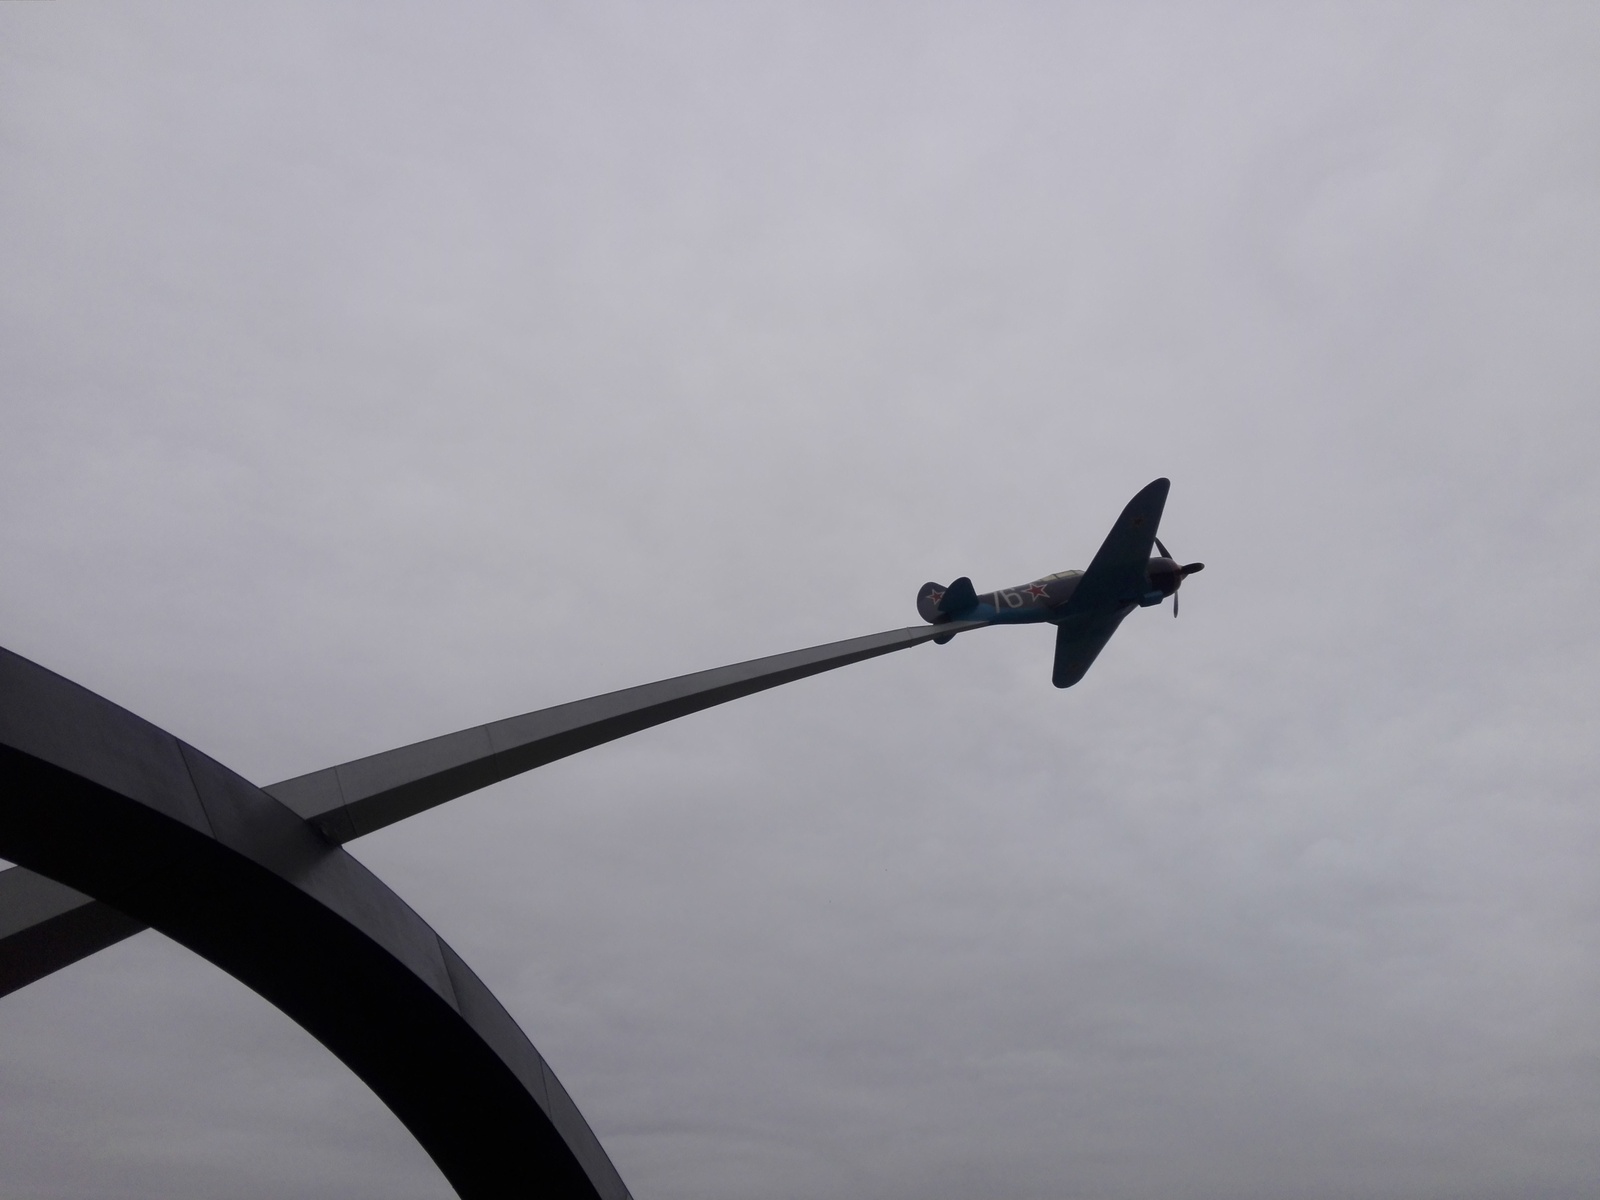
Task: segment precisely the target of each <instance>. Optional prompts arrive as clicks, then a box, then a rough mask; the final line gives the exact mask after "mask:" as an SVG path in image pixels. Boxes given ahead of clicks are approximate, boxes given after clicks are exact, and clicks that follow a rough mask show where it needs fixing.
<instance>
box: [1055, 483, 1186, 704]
mask: <svg viewBox="0 0 1600 1200" xmlns="http://www.w3.org/2000/svg"><path fill="white" fill-rule="evenodd" d="M1171 486H1172V485H1171V483H1170V482H1169V481H1168V480H1165V479H1157V480H1156V481H1155V482H1154V483H1151V484H1148V485H1147V486H1146V487H1145V488H1144V489H1143V490H1142V491H1140V492H1139V494H1138V495H1137V496H1135V497H1134V498H1133V499H1132V500H1129V501H1128V506H1127V507H1126V508H1124V509H1123V510H1122V515H1121V516H1120V517H1118V518H1117V523H1116V524H1115V525H1113V526H1112V527H1111V532H1110V533H1108V534H1106V540H1105V541H1104V542H1102V543H1101V544H1100V550H1099V552H1098V553H1097V554H1096V555H1095V556H1094V561H1093V562H1091V563H1090V564H1089V569H1088V570H1087V571H1085V572H1084V573H1083V578H1082V579H1080V580H1079V581H1078V586H1077V588H1076V590H1074V591H1073V593H1072V598H1071V599H1070V600H1068V601H1067V603H1066V605H1065V606H1064V607H1063V610H1062V616H1063V617H1072V616H1076V615H1079V614H1088V613H1098V612H1109V611H1110V610H1113V609H1118V608H1121V607H1123V606H1124V605H1128V604H1137V603H1138V602H1139V597H1141V596H1143V595H1144V593H1145V592H1146V591H1148V590H1149V588H1150V583H1149V579H1148V576H1147V575H1146V574H1145V572H1146V571H1147V570H1148V569H1149V565H1150V548H1151V547H1152V546H1153V545H1154V544H1155V540H1156V526H1158V525H1160V524H1161V510H1162V509H1163V508H1165V507H1166V504H1167V489H1168V488H1169V487H1171ZM1121 619H1122V618H1121V617H1118V618H1117V620H1118V621H1120V620H1121ZM1111 629H1112V630H1113V631H1114V630H1115V629H1116V625H1115V624H1114V623H1113V624H1112V626H1111ZM1110 636H1111V634H1110V633H1109V632H1108V633H1107V634H1106V637H1110ZM1104 644H1105V643H1104V642H1103V641H1102V642H1101V643H1100V645H1104ZM1095 653H1099V646H1096V647H1095ZM1093 657H1094V656H1093V655H1090V658H1091V659H1093ZM1059 662H1060V659H1059V658H1057V663H1059ZM1085 669H1087V668H1085ZM1057 686H1062V687H1064V686H1065V685H1064V684H1058V685H1057Z"/></svg>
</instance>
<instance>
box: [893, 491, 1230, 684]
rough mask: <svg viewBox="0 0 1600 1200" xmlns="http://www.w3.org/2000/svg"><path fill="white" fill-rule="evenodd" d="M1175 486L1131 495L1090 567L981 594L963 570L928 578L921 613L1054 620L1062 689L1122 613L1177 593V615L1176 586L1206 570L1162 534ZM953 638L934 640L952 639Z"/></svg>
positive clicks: (1013, 621)
mask: <svg viewBox="0 0 1600 1200" xmlns="http://www.w3.org/2000/svg"><path fill="white" fill-rule="evenodd" d="M1170 486H1171V482H1170V481H1169V480H1166V479H1157V480H1156V481H1155V482H1154V483H1151V484H1149V485H1148V486H1147V487H1145V488H1144V489H1143V490H1142V491H1140V493H1139V494H1138V495H1137V496H1135V497H1134V498H1133V499H1132V500H1130V501H1128V506H1127V507H1126V508H1124V509H1123V510H1122V515H1121V516H1120V517H1118V518H1117V523H1116V524H1115V525H1113V526H1112V527H1111V532H1110V533H1108V534H1107V535H1106V540H1105V541H1104V542H1102V543H1101V545H1100V551H1099V553H1097V554H1096V555H1095V556H1094V561H1093V562H1091V563H1090V564H1089V569H1088V570H1086V571H1060V572H1057V573H1056V574H1054V575H1046V576H1045V577H1044V578H1042V579H1035V580H1034V581H1033V582H1032V583H1024V584H1021V585H1020V586H1018V587H1012V588H1001V589H1000V590H999V591H994V592H985V593H984V594H983V595H981V596H980V595H979V594H978V593H977V592H976V591H974V590H973V587H972V580H970V579H968V578H967V577H966V576H965V575H963V576H962V577H961V578H960V579H958V580H956V581H955V582H954V583H952V584H951V585H950V586H949V587H940V586H939V585H938V584H937V583H925V584H923V585H922V590H921V591H920V592H918V593H917V612H918V613H919V614H920V615H921V616H922V619H923V620H924V621H927V622H928V623H929V624H932V625H942V624H944V623H945V622H947V621H983V622H985V623H987V624H990V625H1021V624H1027V623H1030V622H1035V621H1049V622H1050V623H1051V624H1052V625H1054V626H1055V627H1056V661H1055V670H1054V671H1053V672H1052V673H1051V676H1050V681H1051V682H1052V683H1054V684H1055V685H1056V686H1057V687H1058V688H1066V687H1071V686H1072V685H1073V684H1075V683H1077V682H1078V680H1080V679H1082V678H1083V676H1084V674H1085V672H1087V671H1088V670H1089V666H1090V664H1092V663H1093V662H1094V660H1095V657H1096V656H1097V655H1098V654H1099V653H1100V651H1101V650H1103V649H1105V644H1106V643H1107V642H1109V641H1110V640H1111V635H1112V634H1113V633H1115V632H1116V631H1117V626H1118V625H1120V624H1122V619H1123V618H1124V617H1126V616H1127V615H1128V614H1129V613H1131V612H1132V611H1133V610H1134V609H1136V608H1148V607H1150V606H1151V605H1153V604H1160V603H1161V602H1162V601H1163V600H1165V599H1166V598H1167V597H1168V596H1171V597H1172V615H1173V616H1177V615H1178V588H1179V587H1180V586H1181V585H1182V584H1183V581H1184V579H1185V578H1186V577H1187V576H1190V575H1193V574H1194V573H1195V572H1196V571H1200V570H1204V569H1205V563H1189V564H1187V565H1185V566H1179V565H1178V561H1177V560H1176V559H1175V558H1173V557H1172V555H1170V554H1169V553H1167V548H1166V547H1165V546H1163V545H1162V544H1161V539H1160V538H1158V537H1156V526H1158V525H1160V524H1161V510H1162V508H1163V507H1165V505H1166V503H1167V489H1168V488H1169V487H1170ZM1152 543H1153V544H1154V546H1155V548H1156V549H1157V550H1159V551H1161V553H1160V555H1159V556H1158V557H1152V556H1151V554H1150V549H1151V545H1152ZM954 636H955V634H954V633H951V634H949V635H948V636H946V637H936V638H934V639H933V640H934V641H936V642H946V641H949V640H950V638H952V637H954Z"/></svg>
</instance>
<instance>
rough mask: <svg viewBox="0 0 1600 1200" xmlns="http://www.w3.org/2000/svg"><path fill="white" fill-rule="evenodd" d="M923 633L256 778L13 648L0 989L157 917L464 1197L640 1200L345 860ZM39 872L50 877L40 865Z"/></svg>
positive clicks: (856, 642) (710, 674)
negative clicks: (536, 775) (384, 1117)
mask: <svg viewBox="0 0 1600 1200" xmlns="http://www.w3.org/2000/svg"><path fill="white" fill-rule="evenodd" d="M978 624H979V623H977V622H973V623H962V625H961V628H960V629H956V628H954V627H952V626H950V625H946V626H942V627H939V628H938V629H933V628H929V627H926V626H924V627H913V628H910V629H904V630H895V631H892V632H890V633H885V634H875V635H871V636H869V637H865V638H855V639H851V640H849V641H846V642H835V643H831V644H829V645H826V646H817V647H812V648H811V649H809V650H801V651H794V652H793V653H791V654H783V655H775V656H772V657H770V658H766V659H757V660H753V661H751V662H747V663H739V664H735V665H733V666H730V667H721V668H717V669H715V670H712V671H703V672H699V673H697V674H695V675H688V676H682V677H679V678H677V679H671V680H665V681H662V682H660V683H655V684H647V685H644V686H643V687H638V688H629V689H625V690H624V691H621V692H613V693H609V694H607V695H605V696H598V697H594V698H592V699H590V700H583V701H577V702H575V703H573V704H567V705H560V706H557V707H556V708H553V709H545V710H542V711H540V712H536V713H530V714H527V715H525V716H523V717H516V718H511V719H510V720H508V721H502V722H497V723H495V724H494V725H489V726H480V727H476V728H474V729H470V730H464V731H462V732H461V733H459V734H450V735H446V736H445V737H442V738H434V739H430V740H429V741H427V742H421V743H417V744H415V745H413V746H405V747H401V748H399V749H398V750H393V751H388V752H386V753H384V754H379V755H373V756H370V757H369V758H366V759H360V760H356V761H355V762H354V763H349V764H344V765H342V766H340V767H335V768H328V769H327V770H326V771H321V772H314V773H313V774H311V775H308V776H301V777H299V778H298V779H295V780H290V781H287V782H286V783H285V784H280V785H274V786H273V788H272V789H271V792H272V793H277V795H276V796H275V795H273V794H269V792H268V791H266V790H263V789H260V788H257V787H255V786H254V785H252V784H250V783H249V782H248V781H246V780H244V779H243V778H241V777H240V776H238V775H236V774H234V773H233V772H231V771H229V770H228V769H227V768H226V767H223V766H222V765H221V764H220V763H217V762H215V761H214V760H212V759H210V758H208V757H207V756H205V755H204V754H201V753H200V752H199V751H197V750H195V749H194V748H193V747H191V746H188V745H187V744H185V743H183V742H181V741H179V740H178V739H177V738H175V737H173V736H172V735H171V734H169V733H166V732H165V731H164V730H161V729H158V728H157V727H155V726H154V725H151V724H150V723H149V722H147V721H144V720H142V719H141V718H139V717H137V716H135V715H134V714H132V713H130V712H128V711H126V710H125V709H122V708H120V707H118V706H117V705H115V704H113V703H111V702H110V701H108V700H106V699H104V698H103V697H100V696H97V695H95V694H94V693H93V692H90V691H88V690H87V689H85V688H83V687H80V686H79V685H77V684H74V683H72V682H70V681H69V680H66V679H64V678H62V677H61V676H59V675H56V674H54V673H52V672H50V671H48V670H46V669H45V668H43V667H40V666H38V665H37V664H35V663H31V662H29V661H28V660H26V659H24V658H21V657H20V656H18V655H15V654H13V653H11V652H10V651H6V650H3V649H0V854H3V855H4V856H5V857H7V858H10V859H11V860H13V861H14V862H17V863H20V864H22V867H21V868H14V869H12V870H9V871H5V872H0V994H4V993H5V992H6V991H10V990H14V988H16V987H20V986H22V985H23V984H24V983H27V982H29V981H31V980H32V979H37V978H39V977H41V976H42V975H44V974H47V973H49V972H50V971H52V970H56V969H59V968H60V967H62V966H65V965H67V964H68V963H70V962H73V961H76V960H77V959H79V958H82V957H84V956H85V955H87V954H90V953H93V952H94V951H95V950H97V949H100V948H103V947H104V946H107V945H110V944H112V943H114V942H116V941H120V940H121V939H122V938H124V937H127V936H129V935H131V934H132V933H135V932H137V931H138V930H139V929H140V928H143V927H145V926H147V925H148V926H154V927H155V928H157V929H159V930H161V931H162V932H163V933H165V934H167V935H168V936H169V937H172V938H173V939H174V940H175V941H178V942H180V943H181V944H183V945H186V946H188V947H189V948H190V949H192V950H194V951H195V952H197V953H199V954H200V955H202V956H203V957H205V958H207V959H208V960H210V961H211V962H213V963H215V964H216V965H218V966H220V967H222V968H223V969H224V970H226V971H228V972H229V973H230V974H232V975H234V976H235V977H236V978H238V979H239V980H241V981H242V982H243V983H245V984H246V985H247V986H249V987H251V988H253V989H254V990H255V991H257V992H258V993H259V994H261V995H262V996H264V997H265V998H266V999H268V1000H269V1001H271V1002H272V1003H274V1004H275V1005H277V1006H278V1007H279V1008H280V1009H282V1010H283V1011H284V1012H285V1013H287V1014H288V1015H289V1016H290V1017H292V1018H293V1019H294V1020H295V1021H297V1022H298V1023H299V1024H300V1025H302V1026H303V1027H304V1028H306V1029H307V1030H308V1031H309V1032H311V1033H312V1034H313V1036H315V1037H317V1038H318V1040H319V1041H321V1042H322V1043H323V1044H324V1045H326V1046H327V1047H328V1048H329V1049H330V1050H332V1051H333V1053H334V1054H335V1055H337V1056H338V1057H339V1058H340V1059H341V1060H342V1061H344V1062H345V1063H346V1065H348V1066H349V1067H350V1068H351V1069H352V1070H354V1071H355V1072H356V1074H357V1075H358V1076H360V1078H361V1079H362V1080H363V1081H365V1082H366V1083H367V1084H368V1085H369V1086H370V1087H372V1089H373V1090H374V1091H375V1092H376V1093H377V1094H378V1096H379V1097H380V1098H381V1099H383V1100H384V1102H385V1103H386V1104H388V1105H389V1107H390V1108H391V1109H392V1110H393V1111H394V1112H395V1114H396V1115H397V1116H398V1117H399V1118H400V1119H401V1121H402V1122H403V1123H404V1124H405V1125H406V1126H407V1128H409V1129H410V1130H411V1131H412V1133H413V1134H414V1135H415V1136H416V1137H417V1139H418V1141H419V1142H421V1143H422V1145H423V1147H424V1148H425V1149H426V1150H427V1151H428V1153H429V1154H430V1155H431V1156H432V1157H433V1159H434V1161H435V1162H436V1163H437V1164H438V1165H439V1167H440V1169H441V1170H442V1171H443V1172H444V1174H445V1176H446V1178H448V1179H449V1180H450V1182H451V1184H452V1185H453V1186H454V1187H455V1188H456V1190H457V1191H458V1192H459V1193H460V1194H461V1195H463V1196H469V1197H472V1196H479V1195H491V1194H493V1195H503V1194H505V1193H506V1192H507V1191H508V1190H509V1191H516V1192H521V1191H532V1192H535V1193H537V1194H541V1195H545V1194H548V1195H555V1196H581V1197H585V1198H588V1197H603V1198H604V1200H625V1198H626V1197H628V1191H627V1188H626V1187H625V1186H624V1184H623V1183H622V1180H621V1178H620V1177H619V1176H618V1175H617V1172H616V1170H615V1168H614V1167H613V1166H612V1164H611V1162H610V1160H609V1158H607V1157H606V1154H605V1152H604V1150H603V1149H602V1148H601V1146H600V1143H599V1140H598V1139H597V1138H596V1137H595V1135H594V1133H593V1131H592V1130H591V1129H590V1128H589V1126H588V1124H587V1122H585V1121H584V1119H583V1117H582V1115H581V1114H580V1113H579V1112H578V1109H577V1107H576V1105H574V1104H573V1102H572V1100H571V1098H570V1097H569V1096H568V1095H567V1093H566V1090H565V1089H564V1088H563V1087H562V1086H561V1084H560V1081H559V1080H557V1079H556V1077H555V1075H554V1073H553V1072H551V1071H550V1069H549V1067H548V1065H547V1064H545V1062H544V1060H543V1058H542V1057H541V1056H540V1055H539V1053H538V1051H537V1050H535V1049H534V1047H533V1044H532V1043H531V1042H530V1041H528V1039H527V1037H526V1035H524V1034H523V1033H522V1031H521V1030H520V1029H519V1028H518V1027H517V1025H516V1023H515V1022H514V1021H513V1020H512V1019H511V1017H510V1015H509V1014H508V1013H506V1011H505V1009H504V1008H503V1007H502V1006H501V1005H500V1004H499V1002H498V1001H497V1000H495V998H494V996H493V995H492V994H491V993H490V992H489V990H488V989H487V988H486V987H485V986H484V985H483V983H482V982H481V981H480V980H479V979H478V978H477V976H476V975H474V974H473V973H472V972H471V970H470V969H469V968H468V967H467V966H466V964H465V963H463V962H462V961H461V959H460V958H459V956H457V955H456V954H455V952H454V951H452V950H451V949H450V947H449V946H448V945H446V944H445V943H444V942H443V940H442V939H440V938H439V937H438V935H437V934H436V933H434V931H433V930H432V929H431V928H429V927H428V926H427V924H426V923H424V922H423V921H422V919H421V918H420V917H418V916H417V914H416V913H415V912H413V911H412V910H411V909H410V908H409V907H408V906H407V905H406V904H405V903H404V902H403V901H402V900H400V898H399V897H398V896H396V895H395V894H394V893H393V892H392V891H390V890H389V889H388V888H387V887H386V886H385V885H384V884H383V883H382V882H381V881H379V880H378V879H377V877H376V876H374V875H372V873H371V872H370V871H367V870H366V868H365V867H363V866H361V864H360V863H358V862H357V861H356V860H355V859H353V858H351V857H350V855H349V854H347V853H346V852H344V851H343V850H342V849H340V848H339V846H338V845H337V843H338V842H342V841H345V840H348V839H349V838H351V837H354V836H357V835H358V834H360V833H366V832H370V831H371V830H373V829H377V828H381V827H382V826H384V825H387V824H390V823H392V822H394V821H397V820H400V819H402V818H404V817H405V816H408V815H411V814H412V813H416V812H420V811H423V810H424V809H426V808H430V807H433V806H434V805H437V804H441V803H444V802H445V801H447V800H449V799H452V798H454V797H456V796H460V795H464V794H466V793H467V792H470V791H473V790H476V789H477V788H480V787H483V786H486V785H487V784H489V783H492V782H495V781H497V780H500V779H506V778H509V777H511V776H513V775H516V774H519V773H521V772H523V771H526V770H529V769H531V768H533V767H536V766H539V765H542V764H543V763H546V762H550V761H553V760H555V759H557V758H561V757H564V756H566V755H568V754H573V753H576V752H577V751H579V750H582V749H586V748H588V747H590V746H594V745H598V744H601V743H602V742H606V741H610V740H613V739H615V738H618V737H622V736H625V735H626V734H628V733H632V732H636V731H637V730H640V729H644V728H648V727H650V726H652V725H657V724H660V723H662V722H665V721H669V720H673V719H674V718H676V717H679V716H684V715H687V714H688V713H691V712H697V711H699V710H701V709H704V708H709V707H711V706H713V705H716V704H721V703H725V702H726V701H728V700H732V699H736V698H738V697H740V696H745V695H749V694H751V693H753V692H757V691H762V690H764V689H766V688H771V687H776V686H778V685H780V684H783V683H787V682H790V681H792V680H795V679H800V678H804V677H805V676H808V675H813V674H817V673H820V672H822V671H827V670H831V669H833V668H835V667H839V666H844V665H846V664H848V663H851V662H859V661H861V660H863V659H866V658H872V657H876V656H877V655H881V654H887V653H891V652H893V651H895V650H901V649H905V648H907V647H909V646H913V645H918V644H920V643H922V642H924V641H928V640H931V639H932V638H934V637H935V636H939V637H943V636H944V635H945V634H949V633H952V632H960V631H962V630H964V629H966V628H975V627H977V626H978ZM30 868H31V870H30Z"/></svg>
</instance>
